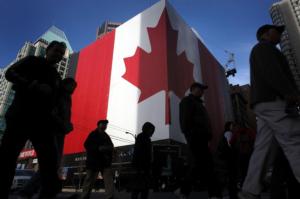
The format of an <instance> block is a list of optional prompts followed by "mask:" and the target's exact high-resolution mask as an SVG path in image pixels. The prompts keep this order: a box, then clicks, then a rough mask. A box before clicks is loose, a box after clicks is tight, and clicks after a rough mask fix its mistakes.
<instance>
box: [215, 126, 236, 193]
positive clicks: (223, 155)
mask: <svg viewBox="0 0 300 199" xmlns="http://www.w3.org/2000/svg"><path fill="white" fill-rule="evenodd" d="M234 127H235V124H234V122H231V121H229V122H226V123H225V126H224V132H223V136H222V138H221V140H220V142H219V145H218V148H217V151H216V165H215V168H216V169H215V170H216V173H217V174H218V175H217V176H218V181H219V182H220V183H222V185H223V187H225V186H226V185H228V191H229V198H230V199H237V193H238V188H237V182H238V180H237V175H238V163H237V161H238V157H237V150H236V148H235V147H233V146H232V144H231V143H232V138H233V136H234V134H235V132H234Z"/></svg>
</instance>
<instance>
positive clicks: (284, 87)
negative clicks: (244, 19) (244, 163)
mask: <svg viewBox="0 0 300 199" xmlns="http://www.w3.org/2000/svg"><path fill="white" fill-rule="evenodd" d="M284 29H285V28H284V26H275V25H269V24H267V25H263V26H261V27H260V28H259V29H258V30H257V33H256V37H257V40H258V44H256V45H255V46H254V47H253V49H252V51H251V55H250V80H251V106H252V108H253V110H254V112H255V114H256V117H257V135H256V139H255V147H254V151H253V153H252V156H251V159H250V163H249V168H248V173H247V176H246V179H245V181H244V184H243V187H242V191H241V192H240V193H239V198H240V199H255V198H259V197H260V194H261V192H262V189H263V183H262V177H263V175H264V173H263V171H264V167H265V165H266V160H267V159H268V156H270V154H272V152H273V151H272V150H271V151H270V149H271V148H272V140H273V139H274V138H275V139H276V141H277V142H278V145H279V147H280V148H281V149H282V150H283V153H284V155H285V157H286V158H287V160H288V163H289V165H290V167H291V169H292V171H293V174H294V176H295V178H296V179H297V181H298V182H299V181H300V117H299V115H298V113H299V112H298V111H297V109H298V108H297V106H298V104H299V102H300V100H299V99H300V98H299V96H300V95H299V91H298V89H297V86H296V84H295V82H294V80H293V76H292V73H291V71H290V68H289V65H288V62H287V60H286V58H285V56H284V55H283V54H282V52H281V51H280V50H279V49H278V48H277V47H276V45H277V44H278V43H279V42H280V37H281V35H282V32H283V31H284Z"/></svg>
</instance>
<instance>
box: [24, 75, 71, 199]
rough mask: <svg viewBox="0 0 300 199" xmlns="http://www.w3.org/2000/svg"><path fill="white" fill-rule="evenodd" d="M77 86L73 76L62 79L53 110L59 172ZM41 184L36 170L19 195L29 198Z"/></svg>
mask: <svg viewBox="0 0 300 199" xmlns="http://www.w3.org/2000/svg"><path fill="white" fill-rule="evenodd" d="M76 86H77V83H76V81H75V80H74V79H73V78H65V79H63V80H62V82H61V85H60V89H59V94H58V99H57V102H56V105H55V108H54V110H53V113H52V114H53V119H54V121H53V126H54V135H55V142H56V149H57V172H58V173H59V169H60V164H61V160H62V156H63V148H64V140H65V135H66V134H68V133H69V132H71V131H72V130H73V124H72V123H71V107H72V94H73V92H74V90H75V88H76ZM40 186H41V175H40V172H39V171H38V172H37V173H36V174H35V175H34V176H33V177H32V178H31V179H30V181H29V182H28V183H27V184H26V185H25V186H24V187H23V188H22V190H20V192H19V195H20V196H22V197H24V198H31V197H32V196H33V195H34V194H35V193H36V192H38V190H39V189H40Z"/></svg>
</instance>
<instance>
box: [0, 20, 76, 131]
mask: <svg viewBox="0 0 300 199" xmlns="http://www.w3.org/2000/svg"><path fill="white" fill-rule="evenodd" d="M54 40H57V41H62V42H65V43H66V45H67V50H66V53H65V55H64V57H63V59H62V61H60V62H59V63H58V64H57V65H56V67H57V70H58V72H59V74H60V75H61V77H62V78H64V77H65V76H66V75H67V72H68V61H69V55H70V54H71V53H72V52H73V50H72V48H71V46H70V43H69V41H68V39H67V37H66V35H65V33H64V32H63V31H62V30H60V29H58V28H57V27H55V26H52V27H50V28H49V29H48V30H47V31H46V32H45V33H44V34H43V35H42V36H40V37H39V38H38V39H37V40H36V41H35V42H33V43H32V42H25V44H24V46H23V47H22V48H21V49H20V51H19V52H18V54H17V57H16V59H15V60H14V61H13V62H12V63H11V64H9V65H8V66H7V67H5V68H4V69H2V70H1V72H0V131H1V130H2V131H3V130H4V129H5V120H4V115H5V113H6V111H7V109H8V107H9V106H10V105H11V103H12V101H13V99H14V91H13V90H12V89H11V87H12V84H11V83H10V82H8V81H7V80H6V79H5V77H4V74H5V72H6V70H7V69H8V68H9V67H10V66H11V65H12V64H13V63H15V62H17V61H18V60H20V59H22V58H24V57H27V56H30V55H34V56H42V57H43V56H45V53H46V48H47V46H48V44H49V43H50V42H52V41H54Z"/></svg>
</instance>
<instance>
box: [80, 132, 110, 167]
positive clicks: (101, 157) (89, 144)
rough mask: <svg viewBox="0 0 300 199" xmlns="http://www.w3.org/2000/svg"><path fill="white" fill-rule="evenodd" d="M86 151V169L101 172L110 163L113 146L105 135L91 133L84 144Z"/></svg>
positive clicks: (102, 133) (103, 133)
mask: <svg viewBox="0 0 300 199" xmlns="http://www.w3.org/2000/svg"><path fill="white" fill-rule="evenodd" d="M84 147H85V149H86V156H87V159H86V168H87V169H90V170H93V171H101V170H103V169H104V168H108V167H110V166H111V163H112V155H113V148H114V145H113V143H112V141H111V139H110V137H109V135H107V133H105V132H98V130H97V129H95V130H94V131H92V132H91V133H90V134H89V136H88V137H87V139H86V140H85V142H84Z"/></svg>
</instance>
